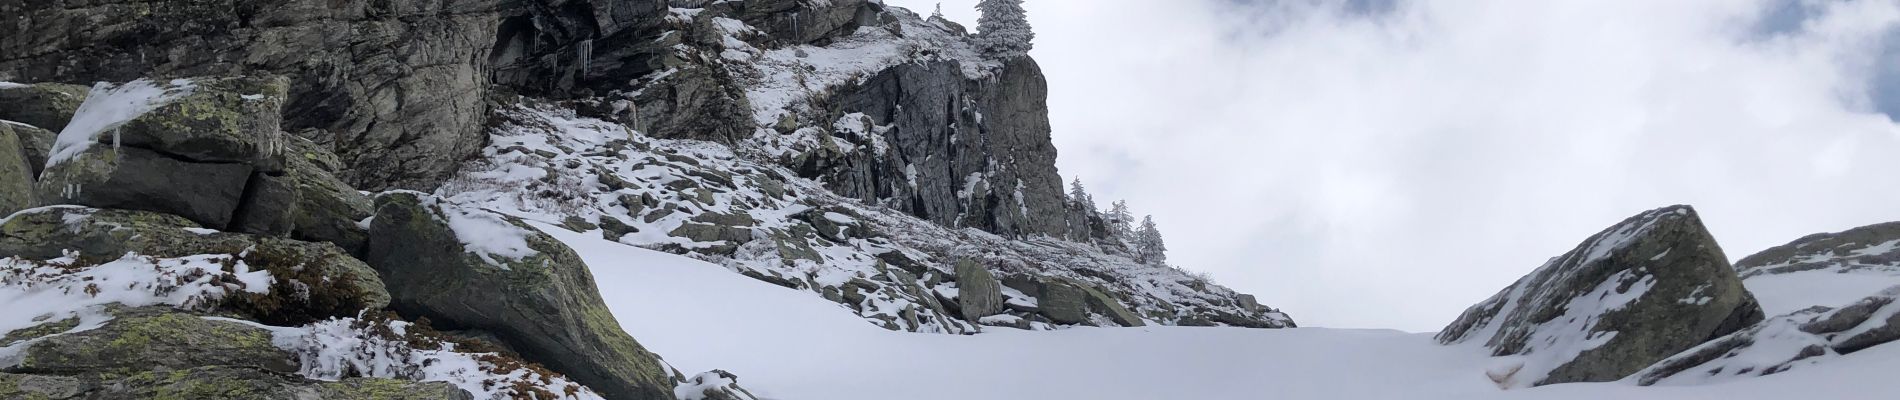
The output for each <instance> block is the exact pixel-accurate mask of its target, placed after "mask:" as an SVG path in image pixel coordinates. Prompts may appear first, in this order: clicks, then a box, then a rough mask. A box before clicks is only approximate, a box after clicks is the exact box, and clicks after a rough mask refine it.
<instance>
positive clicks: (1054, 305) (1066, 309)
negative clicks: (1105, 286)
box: [1037, 278, 1147, 326]
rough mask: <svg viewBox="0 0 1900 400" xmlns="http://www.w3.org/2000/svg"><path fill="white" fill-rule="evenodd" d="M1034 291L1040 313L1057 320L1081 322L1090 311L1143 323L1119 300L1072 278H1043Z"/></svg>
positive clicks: (1125, 321) (1120, 322) (1117, 321)
mask: <svg viewBox="0 0 1900 400" xmlns="http://www.w3.org/2000/svg"><path fill="white" fill-rule="evenodd" d="M1037 293H1040V294H1041V297H1038V301H1039V304H1038V306H1039V307H1041V309H1042V315H1043V316H1045V317H1048V318H1049V320H1050V321H1055V322H1056V323H1060V324H1085V323H1088V322H1090V321H1089V319H1090V317H1089V316H1090V315H1091V314H1098V315H1102V316H1104V317H1108V319H1109V321H1112V322H1114V323H1115V324H1117V325H1121V326H1143V325H1146V324H1147V323H1146V322H1145V321H1143V320H1142V319H1141V316H1139V315H1136V314H1135V313H1134V312H1131V311H1128V308H1127V307H1126V306H1123V305H1122V303H1121V301H1119V300H1116V299H1115V297H1114V296H1111V295H1109V294H1108V293H1106V292H1103V291H1102V289H1101V288H1098V287H1095V285H1091V284H1088V283H1087V282H1082V281H1078V280H1074V279H1067V278H1047V280H1046V281H1042V282H1041V283H1040V287H1039V290H1037Z"/></svg>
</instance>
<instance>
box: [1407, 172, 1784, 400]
mask: <svg viewBox="0 0 1900 400" xmlns="http://www.w3.org/2000/svg"><path fill="white" fill-rule="evenodd" d="M1727 260H1728V257H1727V256H1725V255H1723V254H1722V248H1721V247H1720V246H1718V245H1716V243H1715V239H1714V237H1712V236H1710V235H1709V233H1708V230H1707V229H1706V228H1705V227H1703V225H1702V221H1701V219H1700V218H1699V217H1698V216H1697V215H1696V212H1695V210H1694V209H1692V208H1690V207H1688V206H1671V207H1664V208H1659V209H1655V210H1650V211H1647V212H1643V213H1641V214H1638V215H1636V216H1633V217H1630V218H1629V219H1625V220H1623V222H1621V223H1618V224H1616V225H1614V226H1611V227H1609V228H1607V229H1604V230H1603V231H1601V232H1597V234H1595V235H1592V236H1590V238H1589V239H1588V240H1585V241H1583V243H1581V244H1578V245H1577V247H1576V248H1575V249H1572V250H1570V252H1568V253H1564V254H1563V255H1561V256H1558V257H1556V258H1552V259H1551V260H1550V261H1549V262H1547V263H1545V264H1544V265H1543V266H1542V267H1538V268H1537V270H1535V271H1532V272H1531V274H1530V275H1527V276H1525V277H1523V278H1522V279H1519V280H1518V281H1517V283H1515V284H1512V285H1511V286H1510V287H1507V288H1505V289H1504V290H1503V291H1501V292H1499V293H1498V294H1497V295H1495V296H1492V297H1491V298H1490V299H1488V300H1485V301H1484V302H1482V303H1479V304H1477V305H1474V306H1472V307H1471V308H1470V309H1468V310H1466V311H1465V313H1464V315H1463V316H1460V317H1459V318H1458V320H1457V321H1456V322H1453V323H1452V324H1451V325H1450V326H1448V327H1446V328H1445V330H1444V331H1442V332H1439V334H1438V340H1439V341H1440V342H1441V343H1445V344H1466V345H1472V346H1482V347H1484V348H1487V349H1488V350H1489V351H1490V353H1491V354H1492V355H1493V356H1498V357H1503V359H1501V360H1499V367H1497V368H1493V371H1490V372H1489V373H1488V375H1489V376H1490V377H1491V378H1492V380H1494V381H1496V382H1497V383H1498V385H1499V386H1500V387H1505V388H1516V387H1529V386H1537V385H1546V384H1556V383H1566V382H1605V381H1614V380H1618V379H1622V378H1623V377H1625V376H1628V375H1629V374H1631V373H1634V372H1637V371H1639V370H1641V369H1643V367H1645V366H1648V365H1650V364H1651V363H1654V362H1656V361H1658V360H1660V359H1661V358H1663V357H1667V356H1668V355H1670V354H1675V353H1676V352H1680V351H1682V350H1686V349H1689V348H1691V347H1694V346H1696V345H1697V344H1700V343H1702V342H1704V341H1707V340H1709V339H1711V338H1715V337H1719V336H1722V335H1726V334H1729V333H1731V332H1734V331H1736V330H1738V329H1741V328H1742V327H1745V326H1748V325H1750V324H1753V323H1755V322H1757V321H1760V320H1761V319H1762V315H1761V314H1762V313H1761V308H1760V307H1759V306H1758V305H1756V303H1755V300H1754V297H1753V296H1752V295H1750V294H1749V293H1748V292H1747V290H1745V289H1743V287H1742V283H1741V280H1740V279H1739V278H1737V277H1736V276H1735V272H1734V270H1733V269H1731V267H1730V266H1729V263H1728V261H1727Z"/></svg>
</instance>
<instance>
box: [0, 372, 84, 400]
mask: <svg viewBox="0 0 1900 400" xmlns="http://www.w3.org/2000/svg"><path fill="white" fill-rule="evenodd" d="M83 385H84V384H83V383H82V382H81V381H80V380H79V378H74V377H70V376H58V375H26V374H9V373H4V372H0V398H5V399H28V400H39V399H44V400H63V399H78V398H81V397H80V395H82V394H84V390H85V386H83Z"/></svg>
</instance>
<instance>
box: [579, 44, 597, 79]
mask: <svg viewBox="0 0 1900 400" xmlns="http://www.w3.org/2000/svg"><path fill="white" fill-rule="evenodd" d="M574 47H575V49H576V50H579V53H580V61H578V62H579V63H580V68H581V77H582V78H586V77H587V66H588V64H589V63H588V62H587V61H588V60H592V59H594V39H587V40H582V41H581V43H580V44H578V45H575V46H574Z"/></svg>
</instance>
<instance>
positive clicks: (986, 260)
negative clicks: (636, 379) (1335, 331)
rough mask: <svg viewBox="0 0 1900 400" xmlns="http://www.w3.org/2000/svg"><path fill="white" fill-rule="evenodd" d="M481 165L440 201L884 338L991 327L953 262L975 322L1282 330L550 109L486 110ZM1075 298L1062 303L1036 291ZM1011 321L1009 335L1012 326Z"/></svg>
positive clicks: (1095, 259)
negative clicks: (636, 255) (817, 304)
mask: <svg viewBox="0 0 1900 400" xmlns="http://www.w3.org/2000/svg"><path fill="white" fill-rule="evenodd" d="M497 112H498V114H499V115H501V116H502V117H503V119H504V120H505V121H506V122H504V123H502V124H500V126H498V127H497V128H496V129H495V130H494V131H493V132H492V134H493V136H492V138H491V144H490V145H489V146H488V148H487V149H485V150H484V151H483V157H482V158H481V159H479V160H477V161H476V162H474V163H471V164H469V165H467V166H465V167H464V168H463V173H462V175H461V176H460V177H458V178H457V179H454V180H452V181H450V182H449V184H448V185H446V186H444V187H443V188H442V189H441V190H440V191H438V193H439V194H441V195H443V196H444V197H447V198H448V199H449V200H450V201H452V202H456V203H461V204H472V205H478V206H480V207H483V208H488V209H492V210H497V211H501V212H504V213H508V214H514V215H519V216H522V217H525V218H528V219H533V220H540V221H546V222H566V223H565V224H563V225H565V228H566V229H569V230H579V231H593V232H595V233H594V235H597V236H603V237H607V238H610V239H612V240H616V241H618V242H621V243H624V244H626V245H632V246H641V247H646V248H651V249H659V250H664V251H668V252H673V253H680V254H690V255H692V256H694V257H697V258H700V259H704V260H709V261H713V262H716V263H719V264H721V265H724V266H726V267H727V268H728V269H730V270H731V271H732V272H737V273H739V274H743V275H745V276H750V277H753V278H756V279H759V280H763V281H768V282H772V283H774V284H777V285H779V286H784V287H787V288H792V289H798V290H803V291H806V293H804V294H803V295H805V296H809V297H813V298H820V297H822V298H824V299H830V300H831V301H833V302H837V303H843V304H846V305H847V306H849V307H851V309H852V310H854V311H856V312H857V313H858V314H859V315H861V316H862V317H863V318H864V319H866V320H869V322H871V323H872V324H875V325H878V326H883V327H885V328H886V329H894V330H904V331H916V332H937V333H969V332H975V331H977V330H978V329H979V328H978V324H976V323H974V321H977V320H979V319H981V318H983V317H991V316H992V315H963V314H962V313H961V311H960V310H959V309H958V308H957V303H958V301H957V300H958V297H959V295H958V293H959V292H958V291H957V288H959V287H960V284H959V282H957V280H959V277H958V276H957V275H956V274H955V272H954V271H955V268H953V265H955V263H956V261H957V260H959V259H971V260H975V261H977V262H979V263H981V264H983V265H985V266H986V267H987V268H988V269H989V270H990V271H991V272H992V273H993V274H994V275H995V279H997V280H1001V281H1002V282H1001V284H1003V285H1004V286H1005V287H1004V289H1003V290H1002V295H1003V297H1004V298H1005V299H1006V300H1007V302H1006V304H1007V306H1006V310H1005V312H1003V313H1000V314H997V315H994V316H995V317H997V318H992V319H990V320H989V322H988V323H993V324H998V325H1010V326H1014V327H1021V328H1029V329H1049V328H1054V327H1059V326H1067V325H1098V326H1110V325H1142V324H1162V325H1176V324H1180V325H1233V326H1250V327H1286V326H1291V325H1292V320H1291V319H1290V318H1289V317H1287V316H1286V314H1284V313H1282V312H1280V311H1278V310H1274V309H1271V308H1268V307H1265V306H1261V305H1259V304H1257V303H1253V302H1252V300H1251V299H1252V296H1246V295H1241V294H1239V293H1235V292H1234V291H1232V290H1230V289H1227V288H1225V287H1221V286H1219V285H1215V284H1212V283H1209V282H1207V281H1205V280H1204V279H1203V278H1198V277H1195V276H1191V275H1189V274H1187V273H1185V272H1183V271H1180V270H1176V269H1173V268H1168V267H1165V266H1156V265H1148V264H1142V263H1139V262H1136V261H1134V260H1133V259H1131V258H1130V256H1129V255H1128V254H1127V253H1126V252H1125V251H1124V250H1123V249H1121V248H1118V247H1115V246H1112V245H1101V244H1093V243H1078V242H1074V241H1069V240H1064V239H1058V238H1052V237H1047V236H1040V235H1038V236H1030V237H1025V238H1006V237H1002V236H998V235H995V234H991V233H988V232H984V231H981V230H977V229H970V228H964V229H952V228H947V227H944V226H942V225H939V224H937V223H934V222H931V221H926V220H923V219H920V218H917V217H914V216H911V215H909V214H906V213H903V212H898V211H895V210H892V209H889V208H885V207H881V206H876V205H866V204H864V203H862V202H860V200H858V199H852V198H845V197H842V196H838V195H836V194H834V193H832V192H831V191H830V190H829V189H827V188H826V187H825V186H823V185H822V183H821V182H817V181H813V180H809V179H804V178H798V177H796V176H795V175H794V174H793V173H792V172H791V171H788V170H787V169H785V168H783V167H780V166H777V165H773V164H770V163H766V162H759V161H754V160H752V159H750V158H748V157H747V156H744V155H741V154H738V153H735V152H734V151H733V150H731V148H730V147H727V146H725V145H720V144H717V143H711V142H702V141H695V140H669V139H657V138H651V137H647V136H646V135H644V134H641V133H639V132H634V131H631V130H629V129H627V128H626V127H624V126H622V125H619V124H615V123H612V122H607V121H602V120H599V119H594V118H588V117H583V116H578V115H576V114H575V113H574V112H573V111H572V110H567V109H562V108H561V107H560V106H558V105H554V104H533V103H530V104H524V105H523V106H520V107H515V108H510V109H503V110H498V111H497ZM1052 285H1067V286H1069V287H1081V288H1084V290H1079V291H1078V292H1081V293H1084V294H1085V296H1086V297H1090V298H1088V299H1080V298H1077V299H1073V300H1074V301H1072V302H1069V303H1067V304H1068V305H1069V306H1070V307H1071V308H1075V309H1076V310H1073V311H1076V313H1077V314H1079V317H1078V318H1076V319H1074V320H1068V321H1063V320H1060V318H1045V315H1056V314H1057V313H1055V312H1052V311H1051V309H1052V308H1060V307H1063V305H1062V304H1060V303H1056V302H1052V303H1050V304H1043V303H1044V302H1042V301H1041V300H1044V299H1045V298H1047V297H1050V296H1053V295H1051V294H1041V293H1037V290H1038V288H1039V287H1046V286H1052ZM1017 321H1021V322H1017Z"/></svg>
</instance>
